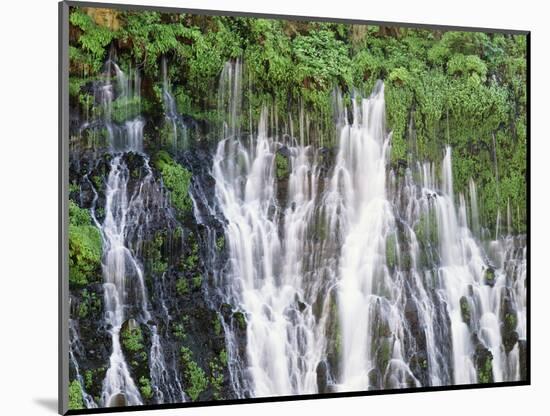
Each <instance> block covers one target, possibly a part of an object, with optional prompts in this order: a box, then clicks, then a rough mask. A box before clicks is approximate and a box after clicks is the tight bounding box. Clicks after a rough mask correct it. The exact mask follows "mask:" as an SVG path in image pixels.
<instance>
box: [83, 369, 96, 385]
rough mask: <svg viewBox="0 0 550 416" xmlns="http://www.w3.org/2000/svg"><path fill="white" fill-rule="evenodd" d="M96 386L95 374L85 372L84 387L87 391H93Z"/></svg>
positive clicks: (89, 371) (90, 371)
mask: <svg viewBox="0 0 550 416" xmlns="http://www.w3.org/2000/svg"><path fill="white" fill-rule="evenodd" d="M93 384H94V372H93V371H92V370H86V371H85V372H84V386H85V387H86V388H87V389H91V388H92V387H93Z"/></svg>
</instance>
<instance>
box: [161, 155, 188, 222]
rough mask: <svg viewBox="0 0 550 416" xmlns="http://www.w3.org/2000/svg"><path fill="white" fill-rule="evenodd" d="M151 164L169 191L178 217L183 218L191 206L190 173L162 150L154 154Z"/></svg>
mask: <svg viewBox="0 0 550 416" xmlns="http://www.w3.org/2000/svg"><path fill="white" fill-rule="evenodd" d="M153 163H154V165H155V167H156V168H157V169H158V171H159V172H160V173H161V175H162V180H163V182H164V185H165V186H166V187H167V188H168V189H169V190H170V197H171V201H172V205H173V206H174V208H175V209H176V211H177V213H178V215H179V216H180V217H185V216H186V215H187V214H188V213H189V212H190V211H191V208H192V206H193V205H192V202H191V197H190V196H189V185H190V184H191V172H189V171H188V170H187V169H185V168H184V167H183V166H181V165H180V164H178V163H176V162H175V161H174V160H173V159H172V158H171V157H170V155H169V154H168V153H167V152H165V151H163V150H161V151H159V152H158V153H157V154H156V156H155V159H154V161H153Z"/></svg>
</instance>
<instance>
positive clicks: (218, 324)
mask: <svg viewBox="0 0 550 416" xmlns="http://www.w3.org/2000/svg"><path fill="white" fill-rule="evenodd" d="M212 328H214V334H216V336H220V335H221V333H222V323H221V322H220V317H219V316H217V315H216V317H215V318H214V319H213V320H212Z"/></svg>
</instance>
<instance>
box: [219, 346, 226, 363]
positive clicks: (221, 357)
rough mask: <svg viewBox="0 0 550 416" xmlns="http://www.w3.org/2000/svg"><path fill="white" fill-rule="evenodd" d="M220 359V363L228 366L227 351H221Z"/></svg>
mask: <svg viewBox="0 0 550 416" xmlns="http://www.w3.org/2000/svg"><path fill="white" fill-rule="evenodd" d="M219 359H220V363H221V364H222V365H223V366H224V367H225V366H227V360H228V355H227V351H225V349H223V350H221V351H220V355H219Z"/></svg>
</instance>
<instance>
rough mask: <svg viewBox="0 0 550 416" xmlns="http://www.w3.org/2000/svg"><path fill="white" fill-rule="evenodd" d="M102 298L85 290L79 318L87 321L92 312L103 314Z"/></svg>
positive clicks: (82, 294)
mask: <svg viewBox="0 0 550 416" xmlns="http://www.w3.org/2000/svg"><path fill="white" fill-rule="evenodd" d="M101 309H102V306H101V298H99V297H98V296H97V295H96V294H95V293H94V292H92V293H89V292H88V290H86V289H84V290H83V291H82V293H81V298H80V304H79V305H78V318H79V319H86V318H87V317H88V314H89V313H90V312H93V313H99V312H101Z"/></svg>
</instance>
